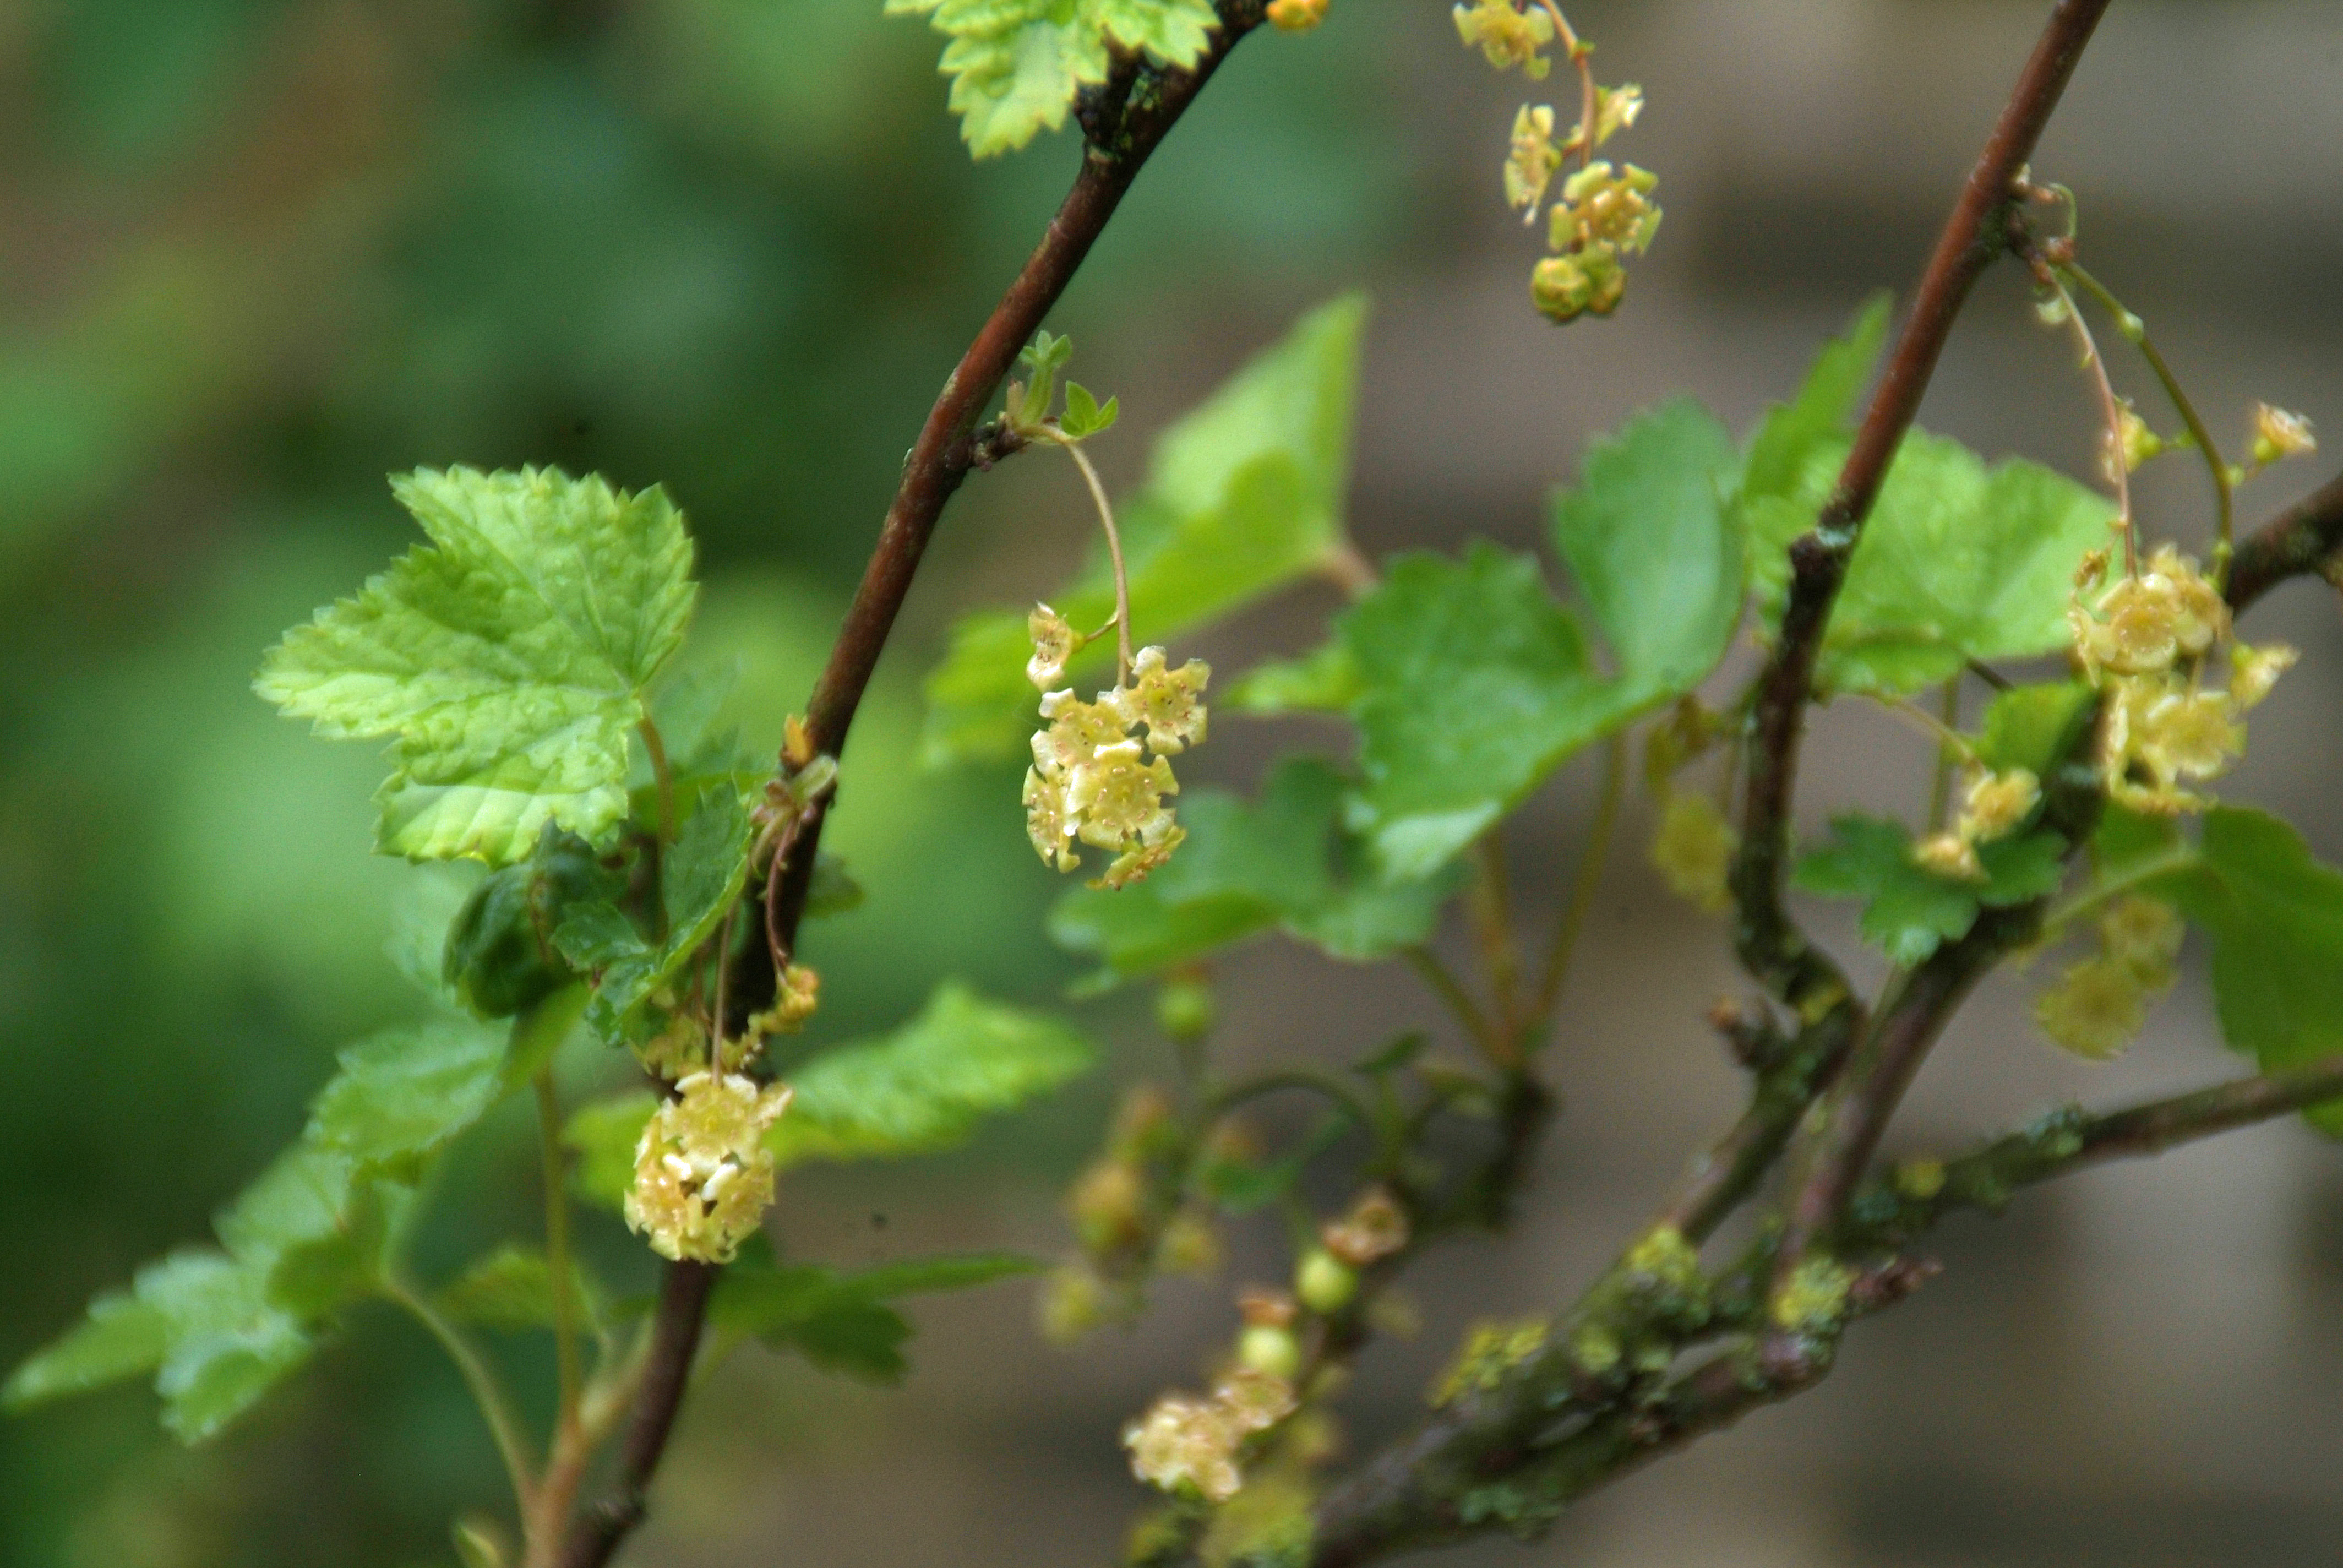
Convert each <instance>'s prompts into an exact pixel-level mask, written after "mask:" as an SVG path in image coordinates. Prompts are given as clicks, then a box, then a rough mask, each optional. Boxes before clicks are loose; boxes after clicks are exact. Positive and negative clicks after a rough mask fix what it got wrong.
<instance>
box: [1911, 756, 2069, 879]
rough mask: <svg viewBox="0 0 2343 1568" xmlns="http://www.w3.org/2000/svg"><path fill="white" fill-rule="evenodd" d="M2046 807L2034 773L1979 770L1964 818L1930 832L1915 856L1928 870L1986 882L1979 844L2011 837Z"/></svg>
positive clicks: (1963, 808)
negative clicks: (2038, 809)
mask: <svg viewBox="0 0 2343 1568" xmlns="http://www.w3.org/2000/svg"><path fill="white" fill-rule="evenodd" d="M2041 803H2042V783H2041V780H2040V779H2036V778H2035V776H2034V774H2033V772H2032V771H2031V770H2030V769H2024V768H2012V769H2008V770H2006V772H2000V773H1996V772H1993V771H1991V770H1989V769H1976V770H1975V771H1974V772H1973V773H1972V774H1971V775H1970V777H1969V781H1968V788H1967V789H1966V792H1965V794H1964V799H1963V800H1962V804H1961V814H1960V817H1959V818H1958V819H1956V821H1955V822H1954V824H1953V827H1952V830H1951V831H1949V832H1945V833H1932V834H1930V835H1929V836H1928V837H1927V838H1926V839H1921V840H1920V842H1919V843H1918V844H1916V845H1915V846H1914V847H1913V850H1912V858H1913V859H1915V860H1916V861H1918V862H1919V863H1920V865H1921V866H1922V867H1924V868H1926V869H1928V870H1931V871H1934V872H1935V873H1936V875H1938V876H1940V877H1950V878H1952V879H1954V880H1956V881H1961V882H1982V881H1984V880H1985V867H1984V865H1983V864H1982V863H1981V862H1979V860H1978V859H1977V846H1978V845H1979V844H1990V843H1992V842H1993V841H1994V840H1995V839H2005V838H2007V837H2008V836H2009V835H2010V834H2011V833H2013V832H2015V831H2016V830H2017V829H2019V828H2020V827H2022V826H2024V825H2025V822H2026V819H2027V818H2029V817H2031V816H2033V815H2034V809H2035V808H2036V806H2038V805H2040V804H2041Z"/></svg>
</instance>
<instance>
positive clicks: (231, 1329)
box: [135, 1251, 313, 1443]
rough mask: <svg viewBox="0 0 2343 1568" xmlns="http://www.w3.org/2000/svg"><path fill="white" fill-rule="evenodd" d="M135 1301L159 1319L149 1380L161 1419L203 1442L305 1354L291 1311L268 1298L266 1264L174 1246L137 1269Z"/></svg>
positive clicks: (304, 1338) (307, 1345)
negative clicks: (160, 1348) (160, 1338)
mask: <svg viewBox="0 0 2343 1568" xmlns="http://www.w3.org/2000/svg"><path fill="white" fill-rule="evenodd" d="M135 1290H136V1297H137V1300H138V1302H139V1303H140V1304H141V1305H143V1306H144V1307H146V1309H147V1310H148V1311H150V1312H155V1313H156V1315H158V1316H159V1317H160V1318H161V1320H162V1322H163V1325H164V1329H163V1333H164V1343H165V1351H164V1355H163V1361H162V1367H161V1371H160V1372H158V1373H157V1375H156V1380H155V1388H156V1392H158V1393H160V1394H161V1395H162V1396H163V1424H164V1425H165V1426H166V1427H167V1428H169V1429H170V1431H171V1432H172V1434H173V1435H174V1436H176V1437H177V1438H178V1439H179V1440H180V1441H181V1442H188V1443H194V1442H203V1441H204V1440H205V1439H206V1438H208V1437H212V1436H214V1435H216V1433H218V1432H220V1430H221V1429H222V1428H224V1427H226V1425H227V1424H228V1422H232V1421H234V1420H235V1419H236V1417H237V1416H239V1415H241V1414H242V1413H244V1412H245V1411H246V1410H248V1409H250V1408H251V1407H252V1405H253V1404H254V1403H255V1402H256V1401H258V1400H259V1398H260V1397H261V1396H262V1395H263V1394H265V1393H266V1392H268V1391H269V1390H270V1389H271V1388H273V1387H275V1386H276V1385H277V1382H280V1381H282V1380H283V1379H284V1377H285V1376H286V1375H287V1373H289V1372H292V1371H293V1370H294V1369H295V1368H296V1367H297V1366H299V1365H300V1364H301V1363H302V1362H304V1361H306V1360H307V1359H308V1356H309V1352H310V1350H311V1349H312V1348H313V1347H312V1344H311V1342H310V1339H309V1337H308V1335H307V1333H305V1332H303V1331H302V1328H301V1325H300V1323H299V1322H297V1320H296V1319H295V1317H294V1316H293V1314H292V1313H290V1312H286V1311H285V1310H284V1309H283V1308H282V1307H279V1306H277V1304H276V1303H275V1302H272V1301H270V1299H269V1294H268V1282H267V1279H266V1274H265V1272H264V1271H262V1270H260V1269H257V1268H255V1267H253V1266H252V1265H250V1264H246V1263H241V1262H238V1261H236V1260H234V1259H231V1258H226V1257H223V1256H221V1255H220V1254H219V1253H217V1252H207V1251H185V1252H175V1253H173V1254H172V1255H171V1256H170V1257H168V1258H166V1259H165V1260H163V1261H161V1262H159V1263H153V1264H149V1265H148V1266H147V1267H146V1268H144V1269H141V1270H140V1271H138V1280H137V1283H136V1287H135Z"/></svg>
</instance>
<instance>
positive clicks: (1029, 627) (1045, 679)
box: [1025, 604, 1082, 691]
mask: <svg viewBox="0 0 2343 1568" xmlns="http://www.w3.org/2000/svg"><path fill="white" fill-rule="evenodd" d="M1025 633H1026V635H1027V636H1028V637H1030V638H1032V639H1033V657H1032V658H1029V659H1027V660H1026V661H1025V678H1026V679H1028V680H1030V681H1031V682H1032V683H1033V684H1034V685H1035V686H1038V687H1040V688H1041V689H1042V690H1043V691H1048V690H1050V689H1051V688H1052V687H1054V686H1056V685H1057V684H1058V683H1059V682H1060V681H1061V680H1063V679H1065V678H1066V660H1068V659H1070V658H1073V657H1074V650H1075V649H1077V648H1081V645H1082V637H1081V633H1079V632H1077V631H1076V630H1075V629H1074V628H1073V627H1072V626H1071V624H1069V623H1068V622H1067V620H1066V618H1065V617H1064V616H1061V615H1060V614H1059V613H1058V612H1057V611H1056V610H1053V609H1051V608H1050V607H1049V606H1048V605H1045V604H1037V605H1035V606H1034V607H1033V608H1031V610H1030V611H1028V612H1027V613H1026V616H1025Z"/></svg>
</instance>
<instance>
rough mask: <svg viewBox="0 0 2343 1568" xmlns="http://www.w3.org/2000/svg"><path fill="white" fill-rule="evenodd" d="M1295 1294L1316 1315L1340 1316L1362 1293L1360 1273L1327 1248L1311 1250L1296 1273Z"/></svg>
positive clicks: (1303, 1258) (1305, 1254)
mask: <svg viewBox="0 0 2343 1568" xmlns="http://www.w3.org/2000/svg"><path fill="white" fill-rule="evenodd" d="M1293 1293H1294V1294H1295V1295H1296V1296H1299V1297H1300V1298H1301V1299H1302V1305H1303V1306H1305V1307H1308V1308H1309V1309H1310V1310H1311V1311H1312V1312H1341V1311H1342V1309H1343V1308H1344V1307H1347V1306H1349V1305H1350V1304H1351V1300H1352V1298H1353V1297H1354V1296H1356V1295H1357V1294H1358V1293H1359V1271H1357V1270H1356V1269H1353V1267H1351V1265H1350V1264H1348V1263H1345V1262H1344V1261H1342V1259H1340V1258H1338V1257H1336V1256H1334V1254H1333V1253H1332V1252H1330V1251H1326V1249H1325V1248H1323V1247H1312V1248H1311V1249H1310V1251H1307V1252H1304V1253H1303V1254H1302V1262H1301V1265H1300V1266H1299V1267H1297V1268H1296V1269H1295V1270H1294V1271H1293Z"/></svg>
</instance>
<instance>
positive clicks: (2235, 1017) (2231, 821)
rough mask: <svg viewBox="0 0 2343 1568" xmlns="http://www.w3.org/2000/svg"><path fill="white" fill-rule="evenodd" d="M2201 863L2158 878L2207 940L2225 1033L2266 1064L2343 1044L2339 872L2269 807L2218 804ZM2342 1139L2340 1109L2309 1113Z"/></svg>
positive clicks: (2324, 1053) (2210, 815)
mask: <svg viewBox="0 0 2343 1568" xmlns="http://www.w3.org/2000/svg"><path fill="white" fill-rule="evenodd" d="M2200 854H2201V856H2202V865H2201V868H2199V869H2193V870H2187V871H2183V872H2179V873H2177V874H2175V875H2173V876H2171V877H2167V878H2165V879H2160V880H2159V881H2158V882H2157V883H2155V884H2154V885H2153V890H2155V891H2157V892H2159V893H2162V894H2164V895H2165V896H2167V897H2169V898H2170V899H2171V900H2173V901H2174V902H2175V903H2176V904H2177V905H2178V906H2179V907H2180V910H2181V911H2182V912H2183V913H2184V914H2186V915H2187V917H2188V918H2189V919H2190V920H2194V921H2195V922H2197V924H2198V925H2200V926H2202V927H2203V928H2204V929H2205V930H2207V931H2208V932H2209V933H2211V935H2212V938H2213V992H2214V998H2215V1000H2216V1004H2217V1010H2218V1011H2219V1014H2220V1020H2221V1033H2222V1036H2223V1038H2225V1039H2226V1040H2227V1041H2228V1043H2229V1045H2230V1046H2231V1047H2232V1048H2233V1049H2234V1050H2240V1051H2243V1052H2244V1053H2246V1054H2247V1055H2248V1056H2250V1057H2252V1058H2253V1059H2254V1060H2255V1061H2257V1062H2258V1063H2259V1064H2260V1066H2261V1067H2262V1069H2263V1070H2265V1071H2273V1070H2278V1069H2281V1068H2288V1067H2298V1066H2300V1065H2302V1064H2303V1063H2306V1062H2310V1061H2317V1060H2322V1059H2324V1058H2327V1057H2329V1056H2333V1055H2334V1054H2335V1053H2336V1052H2337V1051H2338V1050H2343V872H2338V870H2337V869H2335V868H2334V867H2332V866H2328V865H2326V864H2323V863H2322V862H2320V861H2319V860H2318V859H2315V858H2314V857H2313V856H2312V855H2311V853H2310V848H2309V846H2308V844H2306V843H2304V842H2303V839H2302V835H2301V834H2299V833H2298V832H2296V831H2295V830H2294V829H2293V828H2291V827H2289V826H2288V824H2287V823H2285V822H2284V821H2281V820H2280V819H2278V818H2276V817H2273V816H2270V815H2268V813H2267V812H2262V811H2256V810H2251V809H2245V808H2241V807H2233V806H2217V807H2215V808H2214V809H2212V810H2210V811H2208V812H2207V813H2206V816H2205V834H2204V839H2203V842H2202V845H2201V847H2200ZM2307 1114H2308V1117H2309V1119H2310V1121H2311V1122H2312V1124H2313V1125H2315V1126H2317V1127H2318V1128H2319V1129H2321V1130H2322V1131H2326V1132H2328V1133H2330V1134H2333V1135H2336V1136H2338V1137H2343V1107H2338V1106H2335V1105H2331V1104H2330V1105H2328V1106H2324V1107H2322V1108H2320V1109H2318V1110H2316V1111H2309V1112H2308V1113H2307Z"/></svg>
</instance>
